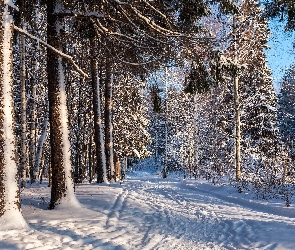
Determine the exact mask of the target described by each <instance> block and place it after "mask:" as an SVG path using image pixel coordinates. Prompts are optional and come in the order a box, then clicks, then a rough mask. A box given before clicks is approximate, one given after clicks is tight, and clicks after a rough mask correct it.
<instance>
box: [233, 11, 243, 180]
mask: <svg viewBox="0 0 295 250" xmlns="http://www.w3.org/2000/svg"><path fill="white" fill-rule="evenodd" d="M236 28H237V27H236V17H235V16H234V18H233V35H234V63H235V66H237V64H238V51H237V31H236ZM234 109H235V167H236V179H237V180H238V181H239V180H241V178H242V174H241V145H240V144H241V115H240V96H239V76H238V72H237V70H236V72H234Z"/></svg>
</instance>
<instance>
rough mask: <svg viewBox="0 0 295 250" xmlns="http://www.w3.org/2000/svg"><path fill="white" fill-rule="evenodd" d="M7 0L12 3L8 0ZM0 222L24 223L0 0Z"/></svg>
mask: <svg viewBox="0 0 295 250" xmlns="http://www.w3.org/2000/svg"><path fill="white" fill-rule="evenodd" d="M8 4H10V5H13V3H12V2H9V1H8ZM0 22H1V25H0V225H1V227H2V228H1V229H2V230H3V229H4V228H21V227H25V226H26V222H25V220H24V219H23V217H22V215H21V212H20V194H19V187H18V169H17V164H16V161H15V157H16V148H15V136H14V115H13V114H14V109H13V80H12V77H13V75H12V16H11V15H10V14H9V11H8V5H4V0H0Z"/></svg>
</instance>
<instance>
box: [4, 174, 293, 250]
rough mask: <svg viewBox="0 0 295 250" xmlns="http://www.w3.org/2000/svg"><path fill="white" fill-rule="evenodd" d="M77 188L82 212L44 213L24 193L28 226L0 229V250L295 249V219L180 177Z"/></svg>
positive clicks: (27, 192) (30, 193)
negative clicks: (24, 227) (260, 208)
mask: <svg viewBox="0 0 295 250" xmlns="http://www.w3.org/2000/svg"><path fill="white" fill-rule="evenodd" d="M76 190H77V197H78V199H79V200H80V202H81V204H82V205H83V206H84V208H81V209H78V210H71V211H69V210H62V209H60V210H53V211H49V210H42V209H41V208H42V207H40V206H39V205H37V204H38V199H39V198H38V195H36V194H38V192H40V190H35V192H34V193H35V194H34V193H33V189H27V190H25V191H24V193H23V200H24V201H23V202H24V204H28V202H27V203H26V200H27V201H30V202H31V203H30V205H24V206H23V210H24V216H25V218H26V219H27V221H28V222H29V224H30V227H31V229H30V230H26V231H13V232H1V231H0V249H42V250H43V249H85V250H86V249H117V250H124V249H146V250H148V249H165V250H169V249H171V250H172V249H173V250H174V249H186V250H187V249H295V241H293V235H294V232H295V218H292V217H284V216H280V215H273V214H270V213H266V212H263V211H257V210H255V209H252V208H251V207H249V206H248V207H247V206H243V205H237V204H236V203H234V202H231V201H229V199H222V197H221V196H220V195H218V194H216V195H215V194H214V193H212V192H206V191H204V190H199V189H197V188H195V187H192V186H188V185H186V184H185V183H184V182H181V181H179V180H173V179H170V180H167V181H163V180H162V179H160V178H158V177H157V176H147V177H144V178H139V177H136V176H134V177H132V178H130V179H128V180H127V181H125V182H123V183H122V185H118V184H114V185H111V186H108V185H95V184H93V185H88V184H83V185H80V186H78V187H77V189H76ZM41 191H42V192H43V194H42V195H46V194H45V191H44V188H43V189H42V190H41ZM47 191H49V190H47ZM46 199H47V200H48V199H49V198H48V197H46Z"/></svg>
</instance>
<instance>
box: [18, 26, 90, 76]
mask: <svg viewBox="0 0 295 250" xmlns="http://www.w3.org/2000/svg"><path fill="white" fill-rule="evenodd" d="M13 28H14V29H15V30H16V31H18V32H19V33H21V34H23V35H25V36H27V37H29V38H31V39H33V40H36V41H37V42H38V43H39V44H42V45H44V46H45V47H47V48H48V49H50V50H51V51H52V52H54V53H55V54H57V55H59V56H60V57H62V58H64V59H66V60H68V61H69V62H70V63H71V64H72V65H73V67H74V69H75V70H76V71H77V72H78V73H79V74H80V75H81V76H83V77H84V78H88V75H87V74H86V73H85V72H84V71H83V70H82V69H80V68H79V66H78V65H77V64H76V63H75V62H74V60H73V57H71V56H69V55H67V54H65V53H63V52H61V51H60V50H58V49H56V48H54V47H53V46H51V45H50V44H48V43H46V42H44V41H42V40H41V39H39V38H38V37H36V36H33V35H32V34H30V33H28V32H26V31H25V30H23V29H21V28H19V27H17V26H15V25H14V26H13Z"/></svg>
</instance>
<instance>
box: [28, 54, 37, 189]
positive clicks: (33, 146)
mask: <svg viewBox="0 0 295 250" xmlns="http://www.w3.org/2000/svg"><path fill="white" fill-rule="evenodd" d="M33 60H34V59H33ZM31 83H32V85H33V86H31V89H32V93H31V129H30V153H29V154H30V180H31V184H32V183H34V182H35V181H36V169H35V168H34V167H35V164H34V162H35V157H36V82H35V79H33V80H32V81H31Z"/></svg>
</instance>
